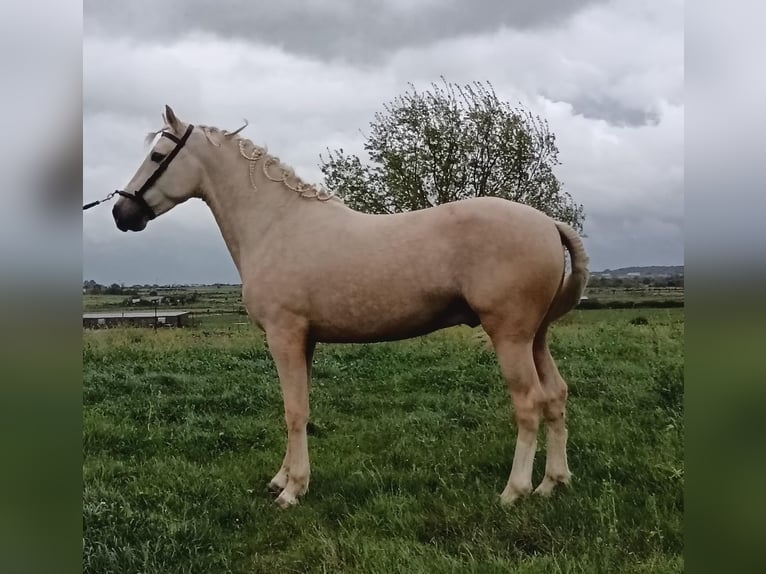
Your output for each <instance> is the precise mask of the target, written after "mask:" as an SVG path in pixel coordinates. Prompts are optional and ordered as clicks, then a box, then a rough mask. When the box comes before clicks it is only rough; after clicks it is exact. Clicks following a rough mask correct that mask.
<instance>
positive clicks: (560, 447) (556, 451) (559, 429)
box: [533, 327, 572, 495]
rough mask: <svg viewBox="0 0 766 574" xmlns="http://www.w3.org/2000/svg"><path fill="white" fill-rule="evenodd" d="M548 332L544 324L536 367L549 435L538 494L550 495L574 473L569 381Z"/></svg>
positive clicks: (537, 344)
mask: <svg viewBox="0 0 766 574" xmlns="http://www.w3.org/2000/svg"><path fill="white" fill-rule="evenodd" d="M546 335H547V328H546V327H543V328H542V329H541V330H540V332H539V333H538V334H537V336H536V337H535V342H534V346H533V354H534V359H535V366H536V367H537V373H538V375H539V377H540V383H541V385H542V388H543V393H544V396H545V403H544V404H543V415H544V416H545V424H546V435H547V448H546V451H547V452H546V460H545V478H543V480H542V482H541V483H540V485H539V486H538V487H537V488H536V489H535V494H542V495H547V494H550V493H551V491H553V489H554V488H555V486H556V485H557V484H569V481H570V479H571V476H572V473H571V472H570V471H569V465H568V464H567V428H566V402H567V384H566V382H565V381H564V379H563V378H562V376H561V374H560V373H559V370H558V368H557V367H556V363H555V361H554V360H553V356H552V355H551V351H550V348H549V347H548V341H547V338H546Z"/></svg>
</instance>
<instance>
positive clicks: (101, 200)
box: [82, 191, 117, 211]
mask: <svg viewBox="0 0 766 574" xmlns="http://www.w3.org/2000/svg"><path fill="white" fill-rule="evenodd" d="M115 195H117V192H116V191H113V192H112V193H110V194H109V195H107V196H106V197H105V198H104V199H99V200H98V201H91V202H90V203H86V204H85V205H83V206H82V210H83V211H85V210H86V209H90V208H91V207H96V206H97V205H98V204H100V203H104V202H106V201H109V200H110V199H112V198H113V197H114V196H115Z"/></svg>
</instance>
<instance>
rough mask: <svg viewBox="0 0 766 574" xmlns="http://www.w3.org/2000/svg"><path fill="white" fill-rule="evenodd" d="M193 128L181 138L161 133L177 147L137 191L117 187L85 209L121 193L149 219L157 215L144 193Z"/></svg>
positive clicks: (163, 171) (87, 205)
mask: <svg viewBox="0 0 766 574" xmlns="http://www.w3.org/2000/svg"><path fill="white" fill-rule="evenodd" d="M193 129H194V125H193V124H189V127H187V128H186V131H185V132H184V135H182V136H181V137H180V138H179V137H177V136H175V135H174V134H172V133H170V132H161V134H160V135H161V136H162V137H166V138H168V139H169V140H172V141H174V142H175V143H176V147H174V148H173V150H172V151H171V152H170V153H169V154H168V155H167V157H166V158H165V159H163V160H162V162H160V165H158V166H157V169H155V170H154V173H153V174H152V175H150V176H149V179H147V180H146V181H145V182H144V185H142V186H141V188H140V189H139V190H138V191H137V192H135V193H134V194H130V193H127V192H126V191H123V190H121V189H116V190H114V191H113V192H112V193H110V194H109V195H107V196H106V197H105V198H104V199H102V200H100V201H93V202H91V203H88V204H86V205H83V206H82V209H83V211H85V210H86V209H90V208H91V207H95V206H96V205H98V204H99V203H103V202H105V201H109V200H110V199H112V198H113V197H114V196H115V195H121V196H122V197H124V198H126V199H130V200H131V201H135V202H136V203H137V204H138V205H139V207H140V208H141V210H142V211H143V212H144V214H146V216H147V217H148V218H149V219H154V218H155V217H157V215H156V214H155V213H154V211H153V210H152V208H151V207H149V204H148V203H146V200H145V199H144V195H145V194H146V192H147V191H149V190H150V189H151V188H152V187H153V186H154V184H155V183H157V180H158V179H159V178H160V176H161V175H162V174H163V173H165V170H166V169H168V166H169V165H170V162H171V161H173V159H174V158H175V157H176V156H177V155H178V152H180V151H181V148H182V147H184V144H185V143H186V140H188V139H189V136H190V135H191V133H192V130H193Z"/></svg>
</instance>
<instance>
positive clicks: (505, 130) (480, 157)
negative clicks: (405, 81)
mask: <svg viewBox="0 0 766 574" xmlns="http://www.w3.org/2000/svg"><path fill="white" fill-rule="evenodd" d="M442 80H443V82H444V85H443V86H437V85H436V84H431V89H429V90H427V91H425V92H418V91H417V90H416V89H415V87H414V86H413V85H412V84H410V89H411V91H408V92H406V93H405V94H404V95H401V96H399V97H397V98H396V99H395V100H394V101H393V102H392V103H389V104H386V105H384V112H378V113H376V114H375V119H374V121H373V122H371V124H370V127H371V130H370V133H369V135H368V136H367V137H366V141H365V144H364V149H365V151H366V152H367V154H368V156H369V160H370V161H369V163H364V162H363V161H362V160H361V159H360V158H359V157H358V156H355V155H350V154H346V153H345V152H344V151H343V149H338V150H329V149H328V154H329V156H328V158H327V159H325V158H324V157H323V156H321V155H320V162H321V163H320V169H321V170H322V173H323V174H324V176H325V185H327V187H329V188H330V189H333V190H335V191H336V193H338V195H340V196H341V197H343V199H344V201H346V203H347V204H348V205H349V206H350V207H352V208H354V209H358V210H360V211H364V212H367V213H396V212H402V211H411V210H416V209H423V208H426V207H431V206H434V205H438V204H442V203H447V202H450V201H455V200H459V199H464V198H468V197H477V196H496V197H504V198H506V199H511V200H514V201H518V202H520V203H525V204H527V205H531V206H532V207H535V208H537V209H540V210H541V211H543V212H545V213H547V214H548V215H550V216H552V217H554V218H556V219H559V220H562V221H566V222H568V223H569V224H571V225H573V226H574V227H575V228H576V229H577V230H578V231H582V222H583V219H584V213H583V207H582V205H578V204H577V203H575V202H574V201H573V199H572V197H571V196H570V195H569V193H567V192H565V191H564V190H563V189H562V184H561V182H560V181H559V180H558V179H557V178H556V176H555V174H554V173H553V168H554V166H555V165H558V164H559V163H560V162H559V161H558V149H557V148H556V140H555V136H554V135H553V134H552V133H551V132H550V131H549V129H548V123H547V122H546V121H544V120H541V119H540V117H539V116H533V115H532V114H531V113H530V112H528V111H526V110H524V109H522V108H521V107H512V106H511V105H510V104H508V103H507V102H504V101H502V100H500V99H499V98H498V97H497V95H496V94H495V91H494V89H493V87H492V86H491V84H489V83H487V84H486V85H484V84H482V83H479V82H474V83H473V84H470V85H466V86H457V85H455V84H451V83H448V82H447V81H446V80H444V78H442Z"/></svg>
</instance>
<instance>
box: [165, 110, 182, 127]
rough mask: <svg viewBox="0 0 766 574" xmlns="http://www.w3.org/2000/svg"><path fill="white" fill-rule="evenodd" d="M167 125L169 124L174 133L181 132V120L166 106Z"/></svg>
mask: <svg viewBox="0 0 766 574" xmlns="http://www.w3.org/2000/svg"><path fill="white" fill-rule="evenodd" d="M165 124H167V125H168V126H169V127H170V128H171V129H172V130H173V131H174V132H180V131H181V120H179V119H178V118H177V117H176V114H175V112H174V111H173V108H171V107H170V106H168V105H167V104H166V105H165Z"/></svg>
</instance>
